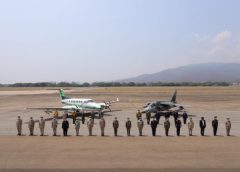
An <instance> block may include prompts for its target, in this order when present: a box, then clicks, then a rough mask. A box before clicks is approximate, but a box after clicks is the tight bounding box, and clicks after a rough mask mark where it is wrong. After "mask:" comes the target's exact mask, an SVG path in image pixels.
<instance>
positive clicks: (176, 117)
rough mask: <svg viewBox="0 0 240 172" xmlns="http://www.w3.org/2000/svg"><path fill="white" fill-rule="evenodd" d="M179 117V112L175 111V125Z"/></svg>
mask: <svg viewBox="0 0 240 172" xmlns="http://www.w3.org/2000/svg"><path fill="white" fill-rule="evenodd" d="M178 117H179V115H178V112H173V118H174V122H175V125H176V121H177V119H178Z"/></svg>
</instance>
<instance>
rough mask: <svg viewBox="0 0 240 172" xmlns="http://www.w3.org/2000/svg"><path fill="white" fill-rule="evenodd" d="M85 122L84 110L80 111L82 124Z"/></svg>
mask: <svg viewBox="0 0 240 172" xmlns="http://www.w3.org/2000/svg"><path fill="white" fill-rule="evenodd" d="M84 123H85V114H84V112H82V124H84Z"/></svg>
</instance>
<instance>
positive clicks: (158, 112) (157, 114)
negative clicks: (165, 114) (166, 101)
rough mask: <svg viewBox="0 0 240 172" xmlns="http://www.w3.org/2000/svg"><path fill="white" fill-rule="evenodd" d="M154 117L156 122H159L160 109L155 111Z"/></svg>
mask: <svg viewBox="0 0 240 172" xmlns="http://www.w3.org/2000/svg"><path fill="white" fill-rule="evenodd" d="M155 117H156V120H157V122H158V124H159V121H160V117H161V112H160V110H158V111H157V113H156V114H155Z"/></svg>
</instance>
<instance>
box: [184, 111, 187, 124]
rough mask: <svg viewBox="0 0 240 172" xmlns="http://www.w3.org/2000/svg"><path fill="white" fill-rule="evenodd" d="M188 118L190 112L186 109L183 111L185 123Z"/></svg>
mask: <svg viewBox="0 0 240 172" xmlns="http://www.w3.org/2000/svg"><path fill="white" fill-rule="evenodd" d="M187 119H188V114H187V112H186V111H184V112H183V123H184V124H186V123H187Z"/></svg>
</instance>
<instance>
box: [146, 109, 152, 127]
mask: <svg viewBox="0 0 240 172" xmlns="http://www.w3.org/2000/svg"><path fill="white" fill-rule="evenodd" d="M146 119H147V124H148V125H149V124H150V119H151V112H149V111H147V112H146Z"/></svg>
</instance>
